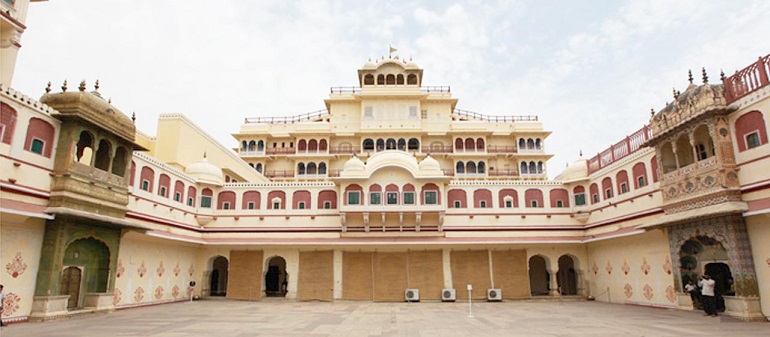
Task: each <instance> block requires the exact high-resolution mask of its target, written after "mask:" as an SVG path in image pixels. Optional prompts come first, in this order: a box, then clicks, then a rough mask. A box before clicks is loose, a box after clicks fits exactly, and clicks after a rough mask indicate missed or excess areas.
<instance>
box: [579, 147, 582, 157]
mask: <svg viewBox="0 0 770 337" xmlns="http://www.w3.org/2000/svg"><path fill="white" fill-rule="evenodd" d="M579 155H580V158H583V149H580V153H579Z"/></svg>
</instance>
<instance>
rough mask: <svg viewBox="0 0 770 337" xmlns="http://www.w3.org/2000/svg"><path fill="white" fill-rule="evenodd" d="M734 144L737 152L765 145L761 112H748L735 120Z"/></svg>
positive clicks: (763, 120)
mask: <svg viewBox="0 0 770 337" xmlns="http://www.w3.org/2000/svg"><path fill="white" fill-rule="evenodd" d="M735 142H736V144H737V145H738V152H743V151H746V150H749V149H753V148H755V147H758V146H761V145H765V144H767V129H766V128H765V119H764V116H762V113H761V112H759V111H757V110H754V111H750V112H747V113H745V114H743V115H742V116H740V117H738V119H736V120H735Z"/></svg>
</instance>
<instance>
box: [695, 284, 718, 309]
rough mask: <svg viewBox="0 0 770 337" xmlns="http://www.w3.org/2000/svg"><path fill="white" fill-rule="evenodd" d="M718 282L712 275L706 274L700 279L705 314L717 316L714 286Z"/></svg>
mask: <svg viewBox="0 0 770 337" xmlns="http://www.w3.org/2000/svg"><path fill="white" fill-rule="evenodd" d="M716 284H717V282H716V281H714V280H713V279H712V278H711V276H709V275H708V274H704V275H703V276H701V277H700V279H699V280H698V286H700V287H701V298H702V299H703V311H705V312H706V314H705V316H714V317H716V316H717V306H716V304H717V303H716V298H715V297H714V287H715V286H716Z"/></svg>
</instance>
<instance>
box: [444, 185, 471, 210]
mask: <svg viewBox="0 0 770 337" xmlns="http://www.w3.org/2000/svg"><path fill="white" fill-rule="evenodd" d="M447 199H449V208H465V207H466V204H467V202H468V198H467V197H466V194H465V190H461V189H453V190H449V192H447Z"/></svg>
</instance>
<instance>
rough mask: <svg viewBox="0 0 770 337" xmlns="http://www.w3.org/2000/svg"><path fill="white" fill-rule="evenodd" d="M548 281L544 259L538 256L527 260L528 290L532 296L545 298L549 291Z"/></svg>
mask: <svg viewBox="0 0 770 337" xmlns="http://www.w3.org/2000/svg"><path fill="white" fill-rule="evenodd" d="M550 279H551V274H550V273H549V272H548V268H546V263H545V259H544V258H543V257H542V256H540V255H535V256H533V257H531V258H529V290H530V293H531V294H532V296H547V295H548V294H549V293H550V290H551V287H550V284H549V280H550Z"/></svg>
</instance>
